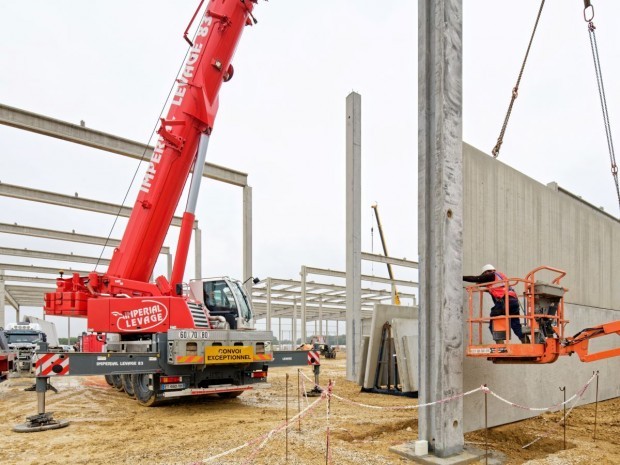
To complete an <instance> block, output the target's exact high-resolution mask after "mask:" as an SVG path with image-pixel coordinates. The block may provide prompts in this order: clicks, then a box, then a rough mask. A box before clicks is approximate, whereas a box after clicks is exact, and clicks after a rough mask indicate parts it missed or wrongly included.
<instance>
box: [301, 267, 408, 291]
mask: <svg viewBox="0 0 620 465" xmlns="http://www.w3.org/2000/svg"><path fill="white" fill-rule="evenodd" d="M306 270H307V272H308V274H317V275H323V276H333V277H335V278H346V277H347V274H346V273H345V272H344V271H334V270H325V269H322V268H310V267H307V268H306ZM361 278H362V281H368V282H373V283H383V284H396V285H398V286H405V287H416V288H417V287H418V283H416V282H414V281H403V280H400V279H389V278H382V277H380V276H369V275H366V274H363V275H361Z"/></svg>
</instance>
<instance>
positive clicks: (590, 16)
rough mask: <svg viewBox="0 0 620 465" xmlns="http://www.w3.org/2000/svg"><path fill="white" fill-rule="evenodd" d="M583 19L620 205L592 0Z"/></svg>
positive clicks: (619, 199)
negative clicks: (586, 29) (586, 25)
mask: <svg viewBox="0 0 620 465" xmlns="http://www.w3.org/2000/svg"><path fill="white" fill-rule="evenodd" d="M583 3H584V10H583V19H584V20H585V21H586V23H588V35H589V36H590V48H591V49H592V58H593V59H594V71H595V72H596V84H597V85H598V95H599V98H600V99H601V110H602V111H603V123H604V125H605V135H606V136H607V149H608V150H609V160H610V161H611V174H612V176H613V178H614V182H615V184H616V194H617V195H618V205H619V206H620V186H618V165H616V155H615V151H614V142H613V140H612V138H611V124H610V122H609V113H608V112H607V98H606V96H605V87H604V86H603V72H602V71H601V61H600V59H599V55H598V46H597V43H596V34H595V33H594V30H595V29H596V27H595V26H594V23H593V22H592V20H593V19H594V7H593V6H592V4H591V3H590V0H584V2H583Z"/></svg>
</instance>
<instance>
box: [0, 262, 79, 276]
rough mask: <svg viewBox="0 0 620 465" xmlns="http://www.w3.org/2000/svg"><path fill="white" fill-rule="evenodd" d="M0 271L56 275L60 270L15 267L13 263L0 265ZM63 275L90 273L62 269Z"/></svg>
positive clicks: (45, 267)
mask: <svg viewBox="0 0 620 465" xmlns="http://www.w3.org/2000/svg"><path fill="white" fill-rule="evenodd" d="M0 270H6V271H25V272H26V273H42V274H58V271H60V268H53V267H47V266H34V265H17V264H15V263H0ZM62 270H63V271H64V272H65V273H67V274H69V273H79V274H88V273H90V271H84V270H74V269H71V268H63V269H62Z"/></svg>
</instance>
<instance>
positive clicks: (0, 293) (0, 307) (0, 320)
mask: <svg viewBox="0 0 620 465" xmlns="http://www.w3.org/2000/svg"><path fill="white" fill-rule="evenodd" d="M4 282H5V281H4V270H0V328H4V327H6V324H5V315H4V300H5V299H6V286H5V284H4ZM16 310H17V309H16ZM17 321H19V319H17Z"/></svg>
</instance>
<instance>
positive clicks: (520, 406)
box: [482, 374, 596, 412]
mask: <svg viewBox="0 0 620 465" xmlns="http://www.w3.org/2000/svg"><path fill="white" fill-rule="evenodd" d="M595 377H596V374H594V375H592V377H591V378H590V379H589V380H588V382H587V383H586V384H585V385H584V386H583V387H582V388H581V389H579V390H578V391H577V392H575V394H573V395H572V396H571V397H570V398H569V399H566V401H565V402H560V403H558V404H554V405H552V406H551V407H526V406H524V405H520V404H516V403H514V402H510V401H509V400H506V399H504V398H503V397H501V396H500V395H498V394H496V393H494V392H493V391H491V390H490V389H489V388H488V387H486V386H483V387H482V390H483V391H484V392H486V393H488V394H491V395H492V396H493V397H495V398H496V399H499V400H501V401H502V402H504V403H506V404H508V405H511V406H513V407H516V408H520V409H522V410H530V411H532V412H546V411H547V410H553V409H556V408H560V407H562V406H563V405H564V404H569V403H570V402H572V401H573V399H575V398H576V397H577V396H579V397H581V396H582V395H583V393H584V392H585V391H586V389H587V388H588V386H589V385H590V383H591V382H592V381H593V380H594V378H595Z"/></svg>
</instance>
